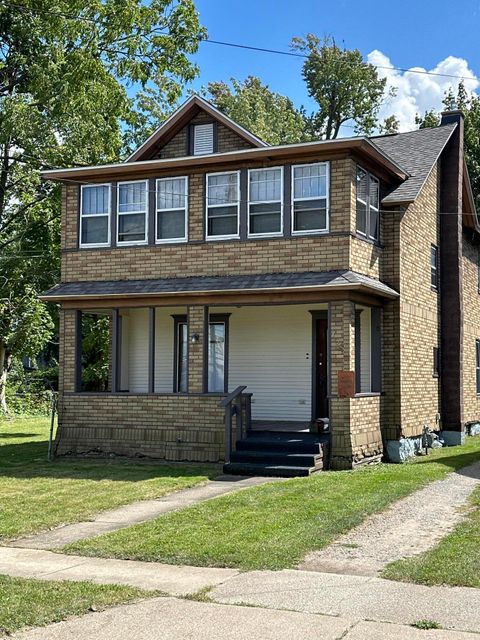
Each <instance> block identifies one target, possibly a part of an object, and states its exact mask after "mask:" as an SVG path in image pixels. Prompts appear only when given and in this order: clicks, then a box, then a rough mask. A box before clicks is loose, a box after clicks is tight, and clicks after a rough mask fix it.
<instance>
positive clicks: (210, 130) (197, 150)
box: [191, 122, 215, 156]
mask: <svg viewBox="0 0 480 640" xmlns="http://www.w3.org/2000/svg"><path fill="white" fill-rule="evenodd" d="M214 129H215V127H214V123H213V122H209V123H207V124H194V125H193V126H192V129H191V145H192V149H191V152H192V154H193V155H194V156H204V155H208V154H209V153H214V151H215V131H214Z"/></svg>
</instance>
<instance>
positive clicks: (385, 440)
mask: <svg viewBox="0 0 480 640" xmlns="http://www.w3.org/2000/svg"><path fill="white" fill-rule="evenodd" d="M43 177H44V178H46V179H49V180H57V181H60V182H62V183H63V185H64V186H63V208H62V282H61V283H60V284H59V285H57V286H56V287H54V288H53V289H51V290H50V291H48V292H47V293H45V294H44V295H43V299H44V300H48V301H55V302H59V303H60V305H61V312H60V317H61V336H60V340H61V355H60V367H61V376H60V403H59V407H60V415H59V431H58V435H57V453H59V454H66V453H85V452H94V451H99V452H104V453H117V454H121V455H131V456H135V455H145V456H152V457H156V458H161V459H165V460H173V461H183V460H190V461H214V462H216V461H221V460H222V459H223V458H224V446H225V427H224V417H225V406H220V404H221V401H222V400H224V399H225V398H226V400H225V401H224V402H223V405H226V409H227V414H226V415H227V420H226V422H227V427H228V424H229V418H230V416H231V408H232V406H237V407H239V411H238V412H237V413H236V415H234V417H233V422H234V424H235V423H236V422H237V421H238V423H239V426H240V427H241V428H242V429H248V433H247V434H246V433H245V432H244V431H242V434H241V436H242V437H245V436H249V437H248V438H247V442H242V443H241V444H240V445H239V447H238V449H239V451H237V452H235V453H234V454H233V457H232V461H233V462H236V463H237V465H235V464H231V465H230V466H229V469H230V470H233V471H234V470H236V469H237V470H238V469H241V468H243V469H244V470H247V471H248V470H252V471H258V470H259V468H258V467H259V465H260V466H261V465H264V466H266V467H267V469H266V473H291V474H294V473H303V472H307V471H308V469H311V468H315V467H317V468H318V467H320V466H321V465H322V462H321V451H322V447H321V446H320V445H321V444H322V443H324V442H325V441H328V440H329V439H330V461H329V462H330V464H331V467H332V468H351V467H353V466H355V465H357V464H362V463H368V462H373V461H376V460H378V459H380V457H381V456H382V455H383V454H384V452H385V449H386V446H387V444H388V447H389V451H390V452H393V454H392V455H395V452H394V450H395V446H396V443H397V442H399V441H400V440H401V439H403V438H407V439H409V438H410V439H413V438H417V439H418V437H419V436H421V434H422V431H423V428H424V426H425V425H428V426H429V427H430V428H431V429H434V430H440V429H441V430H443V435H444V437H445V439H446V441H447V443H449V444H454V443H459V442H461V441H462V438H463V435H464V432H465V428H466V425H467V424H468V423H472V422H475V421H477V420H479V419H480V295H479V237H480V235H479V234H480V226H479V220H478V218H477V216H476V213H475V207H474V201H473V197H472V192H471V187H470V183H469V179H468V174H467V171H466V169H465V163H464V159H463V117H462V114H461V113H459V112H446V113H444V114H443V115H442V122H441V125H440V126H439V127H437V128H433V129H422V130H419V131H413V132H410V133H402V134H394V135H388V136H376V137H372V138H366V137H358V138H344V139H337V140H330V141H322V142H310V143H302V144H291V145H285V146H277V147H270V146H268V145H266V144H265V143H263V142H262V141H261V140H259V139H258V138H257V137H255V136H254V135H252V134H251V133H249V132H248V131H246V130H245V129H243V128H242V127H241V126H239V125H238V124H236V123H235V122H233V121H232V120H230V119H229V118H227V117H226V116H225V115H223V114H221V113H220V112H219V111H217V110H216V109H215V108H214V107H212V106H211V105H210V104H209V103H207V102H205V101H204V100H203V99H201V98H198V97H193V98H191V99H189V100H188V101H187V102H186V103H185V104H184V105H183V106H182V107H181V108H180V109H179V110H178V111H176V112H175V113H174V114H173V115H172V116H171V117H170V118H169V119H168V120H166V121H165V122H164V124H163V125H162V126H161V127H160V128H159V129H158V130H157V131H156V132H155V133H154V134H153V135H152V136H151V137H150V138H149V139H148V140H147V141H146V142H145V143H144V144H143V145H142V146H141V147H140V148H139V149H138V150H137V151H136V152H135V153H134V154H132V155H131V156H130V157H129V158H128V160H127V161H126V162H123V163H119V164H111V165H105V166H94V167H79V168H73V169H58V170H53V171H45V172H44V173H43ZM92 313H99V314H106V315H107V316H108V318H109V326H110V333H111V338H110V344H111V354H110V375H109V377H108V391H106V392H92V391H90V392H89V391H85V390H84V389H85V385H84V384H83V383H82V353H81V349H82V340H81V338H82V336H81V326H82V317H83V316H82V314H92ZM242 386H246V389H244V390H243V392H242V393H240V391H237V395H235V394H232V395H233V396H235V397H234V398H232V397H228V394H229V393H231V392H233V391H234V390H236V389H237V388H238V387H242ZM248 394H252V395H251V396H250V395H248ZM250 400H251V419H252V421H253V422H252V423H251V424H250V423H249V413H250V410H249V405H250ZM230 401H231V402H230ZM250 428H252V429H257V430H258V429H259V430H260V431H261V433H260V434H258V433H256V434H255V433H254V432H253V431H250ZM308 429H311V430H312V431H314V432H317V433H318V432H320V433H318V435H309V434H306V433H304V431H303V430H308ZM275 430H283V435H281V434H280V435H279V434H276V435H275V434H272V433H271V431H275ZM285 431H286V432H287V433H285ZM292 432H295V433H292ZM229 433H230V432H229V430H228V429H227V449H228V450H227V457H228V455H229V451H230V447H229V443H228V435H229ZM255 438H257V440H255ZM234 440H235V438H234ZM319 443H320V444H319ZM232 448H233V449H235V444H233V445H232ZM274 454H275V455H274ZM313 454H315V455H313ZM255 463H258V464H255ZM239 464H241V465H243V466H242V467H240V466H238V465H239ZM249 465H250V466H249ZM274 467H280V468H274ZM285 467H292V468H291V469H286V468H285Z"/></svg>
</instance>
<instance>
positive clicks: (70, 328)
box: [58, 309, 77, 393]
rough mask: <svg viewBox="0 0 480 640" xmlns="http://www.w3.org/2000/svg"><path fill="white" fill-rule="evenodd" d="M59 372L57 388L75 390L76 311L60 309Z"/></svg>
mask: <svg viewBox="0 0 480 640" xmlns="http://www.w3.org/2000/svg"><path fill="white" fill-rule="evenodd" d="M59 320H60V332H59V365H60V366H59V373H58V390H59V392H60V393H64V392H72V391H76V389H75V376H76V369H75V368H76V339H75V337H76V332H77V311H75V310H72V309H61V310H60V314H59Z"/></svg>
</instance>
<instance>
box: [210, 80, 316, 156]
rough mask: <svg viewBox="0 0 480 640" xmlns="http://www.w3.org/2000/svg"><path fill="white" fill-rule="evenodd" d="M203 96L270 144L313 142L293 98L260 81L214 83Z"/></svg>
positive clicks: (301, 111)
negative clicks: (271, 88) (310, 140)
mask: <svg viewBox="0 0 480 640" xmlns="http://www.w3.org/2000/svg"><path fill="white" fill-rule="evenodd" d="M203 95H205V97H206V98H207V99H208V100H210V101H211V102H213V104H214V105H215V106H216V107H217V108H218V109H220V111H223V113H225V114H226V115H227V116H229V117H230V118H232V119H233V120H235V122H238V123H239V124H241V125H242V126H243V127H245V128H246V129H248V130H249V131H251V132H252V133H254V134H255V135H256V136H258V137H259V138H261V139H262V140H263V141H264V142H268V143H269V144H273V145H279V144H290V143H294V142H305V141H307V140H309V139H310V137H309V135H308V133H307V131H306V120H305V114H304V112H303V110H302V109H297V108H296V107H295V106H294V104H293V102H292V101H291V100H290V98H287V97H286V96H282V95H281V94H280V93H276V92H274V91H271V90H270V89H269V88H268V86H267V85H264V84H262V82H261V80H260V78H257V77H255V76H248V77H247V78H246V79H245V80H243V81H240V80H237V79H235V78H231V85H229V84H227V83H226V82H210V83H209V84H208V86H207V88H206V89H204V90H203Z"/></svg>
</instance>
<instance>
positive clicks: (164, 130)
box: [126, 96, 268, 162]
mask: <svg viewBox="0 0 480 640" xmlns="http://www.w3.org/2000/svg"><path fill="white" fill-rule="evenodd" d="M200 110H203V111H205V112H206V113H208V115H210V116H211V117H212V118H214V119H215V120H218V122H221V123H222V124H223V125H225V126H226V127H228V128H229V129H231V130H232V131H235V133H236V134H237V135H239V136H240V137H241V138H243V139H244V140H246V141H247V142H249V143H250V144H252V145H253V146H254V147H267V146H268V145H267V144H266V142H263V140H260V138H258V137H257V136H255V135H253V133H250V131H248V130H247V129H245V128H244V127H242V126H241V125H239V124H237V123H236V122H235V121H234V120H232V119H231V118H229V117H228V116H226V115H225V114H223V113H222V112H221V111H219V110H218V109H216V108H215V107H214V106H213V105H212V104H210V103H209V102H207V100H204V99H203V98H200V97H199V96H192V97H191V98H189V99H188V100H187V101H186V102H185V103H184V104H183V105H182V106H181V107H179V108H178V109H177V111H175V112H174V113H173V114H172V115H171V116H170V117H169V118H167V119H166V120H165V122H163V123H162V124H161V125H160V126H159V127H158V129H157V130H156V131H154V132H153V133H152V135H151V136H150V137H149V138H147V140H145V142H144V143H143V144H142V145H140V147H138V149H137V150H136V151H134V152H133V153H132V154H131V155H130V156H129V157H128V158H127V160H126V162H137V161H138V160H141V159H142V157H143V156H145V155H146V154H148V152H149V151H151V150H152V149H153V148H155V147H156V146H157V145H160V146H162V147H163V146H164V145H165V144H166V143H167V142H168V141H169V140H171V139H172V138H173V136H174V135H175V134H176V133H178V131H180V129H181V128H182V127H184V126H185V125H186V124H188V122H190V120H191V119H192V118H193V117H194V116H196V115H197V113H198V112H199V111H200Z"/></svg>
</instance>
